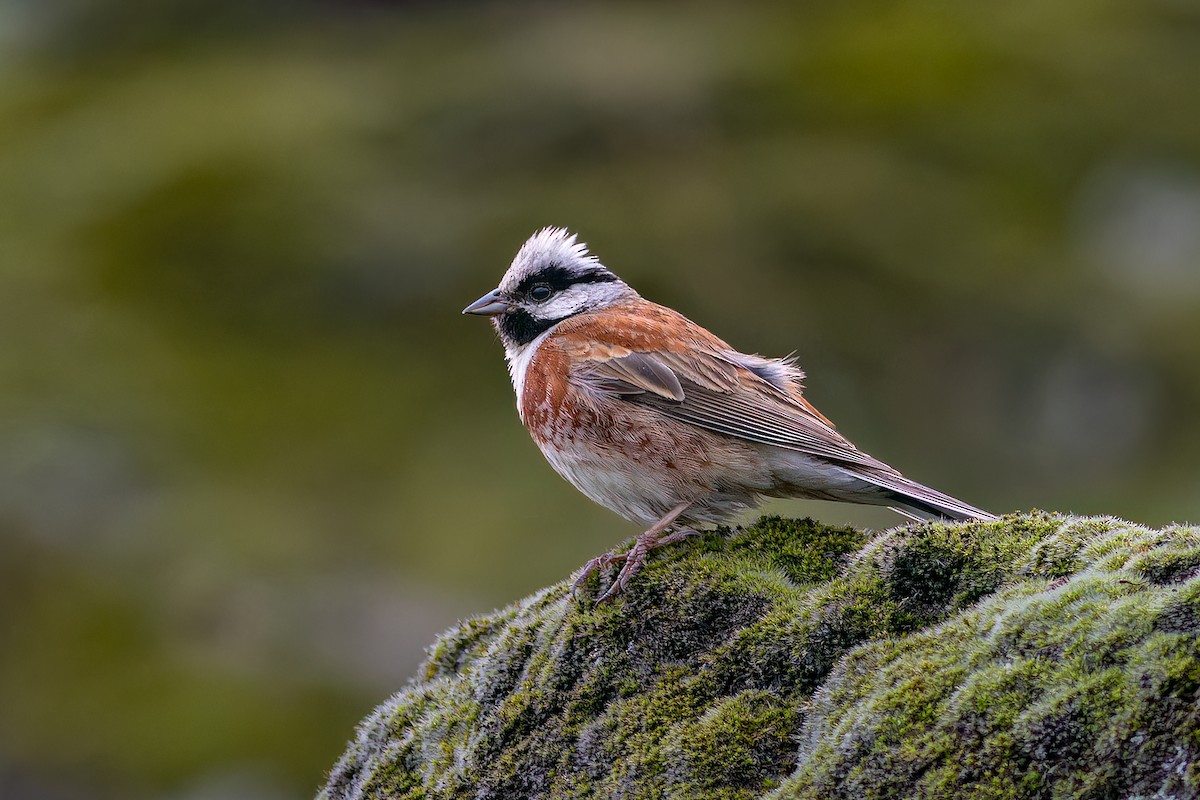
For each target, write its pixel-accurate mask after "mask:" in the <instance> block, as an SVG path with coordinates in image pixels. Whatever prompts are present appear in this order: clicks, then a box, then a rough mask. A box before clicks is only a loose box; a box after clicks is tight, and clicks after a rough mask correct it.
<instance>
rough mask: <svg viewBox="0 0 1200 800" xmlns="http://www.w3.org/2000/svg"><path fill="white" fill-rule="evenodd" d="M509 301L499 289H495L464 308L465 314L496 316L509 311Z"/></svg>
mask: <svg viewBox="0 0 1200 800" xmlns="http://www.w3.org/2000/svg"><path fill="white" fill-rule="evenodd" d="M508 307H509V302H508V301H507V300H505V299H504V297H503V296H502V295H501V294H500V292H499V291H498V290H493V291H490V292H488V293H487V294H485V295H484V296H483V297H481V298H479V299H478V300H476V301H475V302H474V303H471V305H469V306H467V307H466V308H464V309H463V310H462V312H463V313H464V314H478V315H479V316H481V317H494V316H496V315H497V314H503V313H504V312H505V311H508Z"/></svg>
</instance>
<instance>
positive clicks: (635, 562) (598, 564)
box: [571, 503, 700, 606]
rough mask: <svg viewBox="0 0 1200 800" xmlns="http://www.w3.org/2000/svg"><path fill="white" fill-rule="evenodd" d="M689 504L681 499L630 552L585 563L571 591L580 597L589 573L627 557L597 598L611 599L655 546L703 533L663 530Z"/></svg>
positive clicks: (600, 599) (623, 586) (605, 555)
mask: <svg viewBox="0 0 1200 800" xmlns="http://www.w3.org/2000/svg"><path fill="white" fill-rule="evenodd" d="M689 505H690V503H680V504H679V505H677V506H675V508H673V509H671V510H670V511H668V512H667V513H666V515H664V516H663V518H662V519H660V520H659V521H658V522H656V523H654V524H653V525H652V526H650V529H649V530H647V531H646V532H645V533H643V534H642V535H641V536H639V537H638V538H637V541H636V542H634V545H633V547H631V548H630V549H629V552H628V553H605V554H604V555H602V556H598V557H596V558H593V559H592V560H591V561H589V562H587V563H586V564H584V565H583V569H581V570H580V571H579V577H577V578H576V579H575V582H574V583H573V584H572V586H571V594H573V595H575V596H576V597H578V590H579V587H581V586H582V585H583V584H584V582H585V581H587V579H588V576H589V575H591V574H592V573H593V572H596V571H597V570H601V569H606V568H607V567H608V566H609V565H611V564H613V563H615V562H617V561H624V562H625V563H624V564H623V565H621V571H620V572H618V573H617V576H616V577H615V578H613V582H612V584H611V585H610V586H609V587H608V589H606V590H605V591H604V593H603V594H601V595H600V596H599V597H598V598H596V605H597V606H599V605H600V604H602V603H607V602H608V601H609V600H612V599H613V598H614V597H616V596H617V595H619V594H620V593H621V592H623V591H625V587H626V585H628V583H629V579H630V578H632V577H633V576H634V573H636V572H637V571H638V570H639V569H641V567H642V564H644V563H646V555H647V554H648V553H649V552H650V551H651V550H653V549H654V548H656V547H661V546H662V545H664V544H674V543H675V542H678V541H680V540H682V539H686V538H687V537H688V536H697V535H699V533H700V532H699V531H694V530H691V529H688V530H681V531H675V532H673V533H670V534H668V535H666V536H664V535H663V531H665V530H666V529H667V528H669V527H671V524H672V523H673V522H675V520H676V519H678V518H679V515H680V514H682V513H683V512H684V511H686V510H687V508H688V506H689Z"/></svg>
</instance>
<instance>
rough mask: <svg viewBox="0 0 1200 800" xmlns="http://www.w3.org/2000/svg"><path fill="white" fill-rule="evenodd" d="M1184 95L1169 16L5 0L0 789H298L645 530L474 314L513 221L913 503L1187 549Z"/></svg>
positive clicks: (1198, 26)
mask: <svg viewBox="0 0 1200 800" xmlns="http://www.w3.org/2000/svg"><path fill="white" fill-rule="evenodd" d="M1198 85H1200V6H1197V5H1196V4H1195V3H1194V2H1192V0H1136V2H1135V0H1055V2H1045V0H1014V2H1009V3H999V4H978V3H951V2H939V1H935V0H915V1H913V2H908V3H892V2H865V1H860V0H855V1H852V2H844V3H839V4H832V5H829V6H824V5H819V4H809V3H798V4H792V5H791V7H790V8H784V7H781V5H779V4H774V3H765V2H740V3H698V4H690V5H687V6H682V5H671V6H666V5H664V6H661V7H660V6H649V5H640V4H625V3H606V4H600V3H583V2H576V3H558V4H551V3H541V4H515V3H505V4H499V3H496V4H490V3H471V2H451V3H382V2H375V3H372V2H312V1H311V0H310V1H309V2H293V3H283V2H281V1H279V0H276V1H275V2H262V3H235V2H231V0H222V1H221V2H199V0H174V1H173V2H161V3H137V2H123V3H122V2H108V3H102V2H96V1H93V0H73V1H68V2H41V1H40V0H24V2H19V1H14V0H8V1H7V2H2V3H0V337H2V341H3V345H2V347H0V381H2V391H0V796H2V797H3V798H4V800H9V799H10V798H21V799H22V800H24V799H25V798H53V799H54V800H85V799H86V800H90V799H91V798H103V799H107V798H178V799H180V800H183V799H186V800H207V799H208V798H247V799H248V798H256V799H263V800H274V799H275V798H280V799H282V798H304V797H308V796H311V794H312V792H313V790H314V789H315V787H316V786H317V785H318V784H319V783H320V781H321V780H322V777H323V774H324V771H325V770H326V769H327V768H328V767H329V766H330V765H331V764H332V762H333V760H334V759H335V758H336V756H337V755H338V753H339V752H340V750H341V748H342V745H343V743H344V741H345V740H346V739H347V738H348V737H349V736H350V735H351V732H352V727H353V725H354V723H355V722H356V721H357V720H358V719H359V718H360V717H362V716H363V715H364V714H365V713H366V712H367V711H368V710H369V708H370V707H371V706H372V705H373V704H374V703H377V702H379V701H381V700H382V699H383V698H384V697H385V696H386V695H387V694H388V693H389V692H390V691H391V690H393V689H396V688H398V687H400V686H401V685H402V684H403V682H404V681H405V679H406V677H407V676H408V675H410V674H411V672H412V670H413V668H414V666H415V665H416V664H417V662H418V661H419V659H420V657H421V648H422V646H423V645H424V644H426V643H427V642H428V641H429V640H430V638H431V637H432V636H433V634H434V633H435V632H436V631H438V630H439V629H441V628H444V627H446V626H447V625H449V624H451V623H452V622H453V621H454V620H455V619H456V618H457V617H459V616H462V615H467V614H471V613H475V612H481V611H485V610H488V609H490V608H492V607H493V606H496V605H503V604H505V603H507V602H510V601H511V600H513V599H515V598H517V597H520V596H522V595H524V594H527V593H529V592H532V591H534V590H536V589H538V588H540V587H542V586H544V585H546V584H549V583H551V582H554V581H557V580H559V579H562V578H563V577H565V576H567V575H568V574H569V573H570V571H571V570H573V569H575V568H576V567H577V566H578V565H579V564H581V563H582V562H583V561H584V560H585V559H586V558H588V557H590V556H592V555H595V554H597V553H599V552H601V551H603V550H605V549H607V548H608V547H611V546H612V545H614V544H615V543H616V542H618V541H619V540H620V539H621V538H622V537H624V536H628V535H631V534H632V533H634V532H636V531H635V530H634V529H633V528H632V526H630V525H629V524H627V523H625V522H623V521H621V520H619V519H618V518H617V517H615V516H613V515H612V514H610V513H608V512H607V511H605V510H603V509H601V508H599V507H596V506H593V505H591V504H590V503H589V502H588V501H587V500H586V499H585V498H583V497H582V496H581V495H579V494H578V493H577V492H575V490H573V489H572V488H571V487H570V486H568V485H567V484H566V483H565V482H564V481H562V480H561V479H559V478H558V477H556V476H555V475H554V474H553V472H552V471H551V470H550V468H549V467H548V466H546V465H545V464H544V462H543V461H542V458H541V456H540V455H539V454H538V453H537V451H536V449H535V448H534V446H533V445H532V443H530V442H529V441H528V439H527V436H526V434H525V432H524V430H523V429H522V428H521V427H520V425H519V423H518V421H517V418H516V414H515V412H514V408H513V405H514V404H513V398H512V396H511V389H510V386H509V383H508V378H507V375H506V372H505V369H504V366H503V362H502V358H501V351H500V347H499V345H498V343H497V342H496V341H495V337H494V335H493V333H492V332H491V330H490V328H489V327H488V326H487V325H486V324H485V323H483V322H482V321H480V320H477V319H463V318H461V317H460V316H459V310H460V309H461V308H462V307H463V306H464V305H465V304H466V303H468V302H469V301H471V300H473V299H474V298H475V297H477V296H478V295H480V294H482V293H483V292H484V291H486V290H488V289H490V288H492V286H494V285H495V283H496V281H497V280H498V279H499V276H500V275H501V273H502V272H503V271H504V269H505V267H506V266H507V264H508V261H509V259H510V258H511V257H512V254H513V253H514V252H515V251H516V249H517V247H518V246H519V245H520V243H521V242H522V241H523V239H524V238H525V237H526V236H527V235H529V234H530V233H531V232H532V231H533V230H534V229H536V228H539V227H541V226H543V225H548V224H554V225H567V226H570V227H571V228H572V229H574V230H577V231H578V232H579V233H580V234H581V236H582V238H584V239H585V240H586V241H588V242H589V243H590V244H591V246H592V248H593V250H594V251H595V252H596V253H597V254H598V255H599V256H600V257H601V258H602V259H603V260H604V261H605V263H606V264H608V265H609V266H610V267H612V268H613V269H614V270H616V271H617V272H618V273H620V274H621V275H622V276H623V277H625V278H626V279H627V280H628V281H629V282H630V283H632V284H633V285H634V286H635V287H637V288H638V289H639V290H640V291H642V293H643V294H645V295H647V296H648V297H650V298H652V299H655V300H659V301H661V302H664V303H667V304H669V305H672V306H674V307H676V308H678V309H680V310H682V311H683V312H684V313H686V314H688V315H689V316H691V317H692V318H693V319H695V320H697V321H699V322H700V323H702V324H704V325H706V326H708V327H710V328H712V329H713V330H715V331H716V332H717V333H719V334H720V335H722V336H723V337H724V338H726V339H728V340H730V341H731V342H733V343H734V344H735V345H736V346H739V347H740V348H742V349H745V350H749V351H757V352H761V353H765V354H773V355H782V354H784V353H787V352H789V351H791V350H793V349H795V350H797V351H798V353H799V356H800V359H801V363H802V364H803V365H804V366H805V368H806V369H807V370H808V372H809V374H810V385H811V389H810V392H809V396H810V397H811V398H812V399H813V400H814V401H815V403H816V404H817V405H818V407H820V408H821V409H823V410H824V411H825V412H826V413H827V414H828V415H829V416H831V417H832V418H833V419H834V420H835V421H836V422H838V423H839V426H840V428H841V430H842V431H843V432H845V433H846V434H847V435H849V436H850V437H851V438H852V439H853V440H854V441H856V442H857V443H858V444H859V445H860V446H862V447H863V448H864V449H866V450H868V451H869V452H871V453H873V454H875V455H877V456H879V457H881V458H884V459H885V460H887V461H890V462H891V463H893V464H894V465H895V466H897V467H899V468H900V469H902V470H904V471H905V472H906V473H908V474H909V475H911V476H912V477H914V478H917V479H919V480H922V481H924V482H927V483H930V484H932V485H934V486H937V487H939V488H941V489H943V490H945V491H948V492H951V493H954V494H957V495H959V496H961V497H963V498H964V499H966V500H968V501H970V502H972V503H975V504H978V505H981V506H984V507H986V508H989V509H991V510H994V511H1009V510H1015V509H1028V508H1031V507H1042V508H1047V509H1053V510H1061V511H1074V512H1081V513H1111V514H1118V515H1122V516H1125V517H1128V518H1130V519H1133V520H1136V521H1139V522H1145V523H1149V524H1154V525H1159V524H1164V523H1168V522H1171V521H1172V520H1179V521H1183V520H1187V519H1191V520H1193V521H1200V492H1198V491H1197V488H1198V487H1200V459H1198V458H1197V453H1198V452H1200V414H1197V413H1196V412H1197V408H1198V407H1200V93H1198V89H1197V86H1198ZM772 508H773V510H780V511H783V512H785V513H789V514H812V515H816V516H819V517H821V518H823V519H826V520H833V521H844V520H850V521H854V522H856V523H859V524H865V525H873V526H885V525H890V524H894V523H895V522H896V521H897V520H896V519H895V518H894V517H892V516H890V515H889V514H888V513H887V512H884V511H878V510H865V511H864V510H856V509H852V508H844V507H840V506H830V505H823V504H812V503H809V504H805V503H785V504H781V505H779V506H773V507H772Z"/></svg>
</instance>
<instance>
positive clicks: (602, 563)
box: [571, 553, 629, 598]
mask: <svg viewBox="0 0 1200 800" xmlns="http://www.w3.org/2000/svg"><path fill="white" fill-rule="evenodd" d="M628 557H629V553H605V554H604V555H602V556H596V557H595V558H593V559H591V560H590V561H588V562H587V563H586V564H584V565H583V568H582V569H580V570H579V574H578V575H576V576H575V580H574V581H573V582H572V583H571V594H572V595H574V596H575V597H576V598H578V597H579V590H580V589H582V588H583V585H584V584H585V583H587V579H588V578H589V577H591V575H592V573H593V572H602V571H604V570H606V569H608V568H609V567H610V566H612V565H613V564H616V563H618V562H621V561H624V560H625V559H627V558H628Z"/></svg>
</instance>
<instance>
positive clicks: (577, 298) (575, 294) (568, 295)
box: [536, 286, 592, 319]
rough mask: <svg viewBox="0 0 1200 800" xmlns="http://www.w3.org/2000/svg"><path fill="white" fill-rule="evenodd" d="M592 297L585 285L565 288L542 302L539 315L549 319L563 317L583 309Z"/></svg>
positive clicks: (538, 311)
mask: <svg viewBox="0 0 1200 800" xmlns="http://www.w3.org/2000/svg"><path fill="white" fill-rule="evenodd" d="M591 299H592V298H590V297H588V294H587V292H586V291H584V287H582V286H572V287H571V288H569V289H565V290H563V291H561V292H559V293H557V294H555V295H554V296H553V297H551V298H550V299H549V300H547V301H546V302H544V303H542V304H540V305H539V306H538V307H537V309H536V311H537V315H538V316H539V317H545V318H547V319H562V318H563V317H569V316H571V315H573V314H578V313H579V312H580V311H583V309H584V308H586V307H587V306H588V304H589V301H590V300H591Z"/></svg>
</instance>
